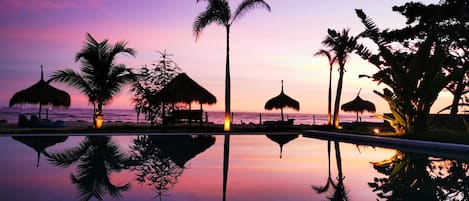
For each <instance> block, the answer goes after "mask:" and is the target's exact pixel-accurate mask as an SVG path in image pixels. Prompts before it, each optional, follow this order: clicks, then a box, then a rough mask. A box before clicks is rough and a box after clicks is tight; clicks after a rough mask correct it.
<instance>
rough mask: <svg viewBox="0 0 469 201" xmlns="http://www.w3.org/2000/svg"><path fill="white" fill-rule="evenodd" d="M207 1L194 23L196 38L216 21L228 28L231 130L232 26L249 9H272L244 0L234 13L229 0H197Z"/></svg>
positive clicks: (254, 0) (227, 83)
mask: <svg viewBox="0 0 469 201" xmlns="http://www.w3.org/2000/svg"><path fill="white" fill-rule="evenodd" d="M200 1H207V2H208V5H207V8H206V10H205V11H203V12H202V13H200V14H199V15H198V16H197V17H196V19H195V21H194V24H193V31H194V34H195V37H196V40H197V39H198V38H199V36H200V34H201V33H202V31H203V29H204V28H205V27H207V26H208V25H209V24H212V23H216V24H218V25H223V26H225V28H226V69H225V130H226V131H229V130H230V124H231V120H230V113H231V108H230V107H231V101H230V100H231V95H230V94H231V93H230V90H231V87H230V82H231V81H230V80H231V79H230V27H231V25H232V24H233V23H234V22H235V21H236V20H238V19H239V18H240V17H241V16H243V15H245V14H246V13H247V12H248V11H249V10H251V9H253V8H256V7H262V8H265V9H267V10H268V11H270V6H269V4H267V3H266V2H265V1H263V0H243V1H242V2H241V4H240V5H239V6H238V8H237V9H236V11H235V12H234V14H232V13H231V9H230V6H229V5H228V1H227V0H196V2H197V3H198V2H200Z"/></svg>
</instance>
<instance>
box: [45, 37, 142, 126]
mask: <svg viewBox="0 0 469 201" xmlns="http://www.w3.org/2000/svg"><path fill="white" fill-rule="evenodd" d="M126 45H127V42H125V41H119V42H117V43H116V44H115V45H110V44H108V40H107V39H105V40H103V41H101V42H98V41H96V40H95V39H94V38H93V36H91V34H89V33H87V34H86V44H85V45H84V46H83V48H82V49H81V50H80V52H78V53H77V54H76V56H75V62H78V61H81V68H80V70H81V73H80V72H76V71H74V70H72V69H70V68H66V69H64V70H58V71H56V72H54V73H53V74H52V78H51V80H52V81H55V82H62V83H65V84H68V85H70V86H72V87H75V88H77V89H79V90H80V91H81V92H82V93H83V94H85V95H87V96H88V101H89V102H90V103H92V104H93V109H94V113H95V114H96V113H98V112H99V113H102V107H103V105H105V104H107V103H109V101H110V100H111V99H112V97H113V96H114V95H115V94H117V93H118V92H119V91H120V89H121V87H122V86H124V85H126V84H128V83H130V82H131V81H133V80H134V78H135V75H134V74H133V73H132V71H131V70H130V69H129V68H127V67H126V66H125V65H124V64H115V63H114V59H115V57H116V56H117V55H118V54H120V53H127V54H129V55H131V56H135V50H134V49H132V48H127V47H126ZM96 106H97V109H96ZM93 120H94V118H93Z"/></svg>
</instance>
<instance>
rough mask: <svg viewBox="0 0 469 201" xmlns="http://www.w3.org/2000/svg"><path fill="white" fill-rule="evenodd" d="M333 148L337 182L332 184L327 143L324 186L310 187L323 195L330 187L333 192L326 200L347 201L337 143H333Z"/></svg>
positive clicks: (328, 143) (328, 142)
mask: <svg viewBox="0 0 469 201" xmlns="http://www.w3.org/2000/svg"><path fill="white" fill-rule="evenodd" d="M334 148H335V157H336V164H337V172H338V173H337V178H336V179H337V182H334V180H333V179H332V176H331V141H330V140H328V141H327V160H328V177H327V181H326V184H325V185H324V186H314V185H313V186H312V188H313V190H315V191H316V193H318V194H321V193H325V192H327V191H328V190H329V187H330V186H332V188H333V189H334V192H333V193H332V195H331V196H329V197H327V199H328V200H337V201H338V200H349V198H348V195H347V191H346V190H345V186H344V179H345V177H344V176H343V172H342V158H341V155H340V145H339V142H337V141H334Z"/></svg>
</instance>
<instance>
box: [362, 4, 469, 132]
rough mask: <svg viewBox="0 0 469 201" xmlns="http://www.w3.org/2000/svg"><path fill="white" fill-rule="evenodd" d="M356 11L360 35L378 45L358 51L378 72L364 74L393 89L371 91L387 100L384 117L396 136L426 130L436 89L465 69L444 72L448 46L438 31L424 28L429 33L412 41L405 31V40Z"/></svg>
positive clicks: (436, 94)
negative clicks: (361, 26)
mask: <svg viewBox="0 0 469 201" xmlns="http://www.w3.org/2000/svg"><path fill="white" fill-rule="evenodd" d="M356 13H357V15H358V17H359V18H360V19H361V20H362V23H363V24H364V25H365V27H366V30H365V31H364V32H363V33H362V34H363V35H364V36H366V37H368V38H370V39H371V40H372V41H373V42H374V43H376V44H377V45H378V48H379V51H378V53H377V54H372V53H370V52H369V51H368V50H367V49H362V50H360V51H359V53H360V55H361V56H362V57H363V58H364V59H366V60H368V61H369V62H370V63H372V64H373V65H375V66H376V67H377V68H378V72H377V73H375V74H374V75H372V76H367V77H369V78H372V79H373V80H374V81H377V82H378V83H383V84H386V85H387V86H388V87H390V88H391V89H392V90H391V89H389V88H385V89H384V90H383V93H381V92H378V91H374V92H375V93H376V94H378V95H379V96H381V97H382V98H383V99H385V100H386V101H387V102H388V104H389V106H390V110H391V112H392V114H393V116H392V117H383V118H385V120H387V121H389V122H390V123H391V126H393V127H394V129H395V130H396V133H397V134H398V135H404V134H405V135H414V134H417V133H420V134H423V133H426V131H427V129H428V123H429V118H428V114H429V112H430V109H431V106H432V105H433V103H434V102H435V101H436V99H437V98H438V94H439V92H440V91H441V90H443V88H445V87H446V86H447V85H448V83H450V82H451V81H452V80H454V79H455V78H457V77H458V76H459V75H460V74H461V73H464V71H462V69H459V70H457V71H455V72H454V73H451V74H445V73H444V72H443V70H442V69H443V66H444V63H445V60H446V58H447V55H448V47H449V46H448V44H447V43H444V42H442V40H440V38H439V36H438V34H437V32H434V31H433V30H427V31H429V33H427V34H426V37H425V39H422V40H416V41H415V40H413V38H411V36H408V35H405V33H402V34H401V37H404V36H408V38H406V40H404V39H405V38H398V39H396V38H395V37H396V36H395V33H396V32H399V31H392V32H391V31H389V30H384V31H380V30H379V29H378V28H377V26H376V25H375V24H374V22H373V21H372V20H371V19H370V18H368V16H366V14H365V13H364V12H363V11H362V10H359V9H357V10H356ZM404 29H406V28H404ZM414 36H415V35H414ZM401 41H402V42H401Z"/></svg>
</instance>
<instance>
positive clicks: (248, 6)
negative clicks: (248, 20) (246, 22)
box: [232, 0, 271, 22]
mask: <svg viewBox="0 0 469 201" xmlns="http://www.w3.org/2000/svg"><path fill="white" fill-rule="evenodd" d="M255 8H265V9H266V10H268V11H269V12H270V11H271V9H270V6H269V4H267V3H266V2H265V1H263V0H244V1H242V2H241V4H239V6H238V8H237V9H236V11H235V12H234V16H233V19H232V22H234V21H236V20H238V18H240V17H243V16H244V15H246V13H247V12H249V11H250V10H252V9H255Z"/></svg>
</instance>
